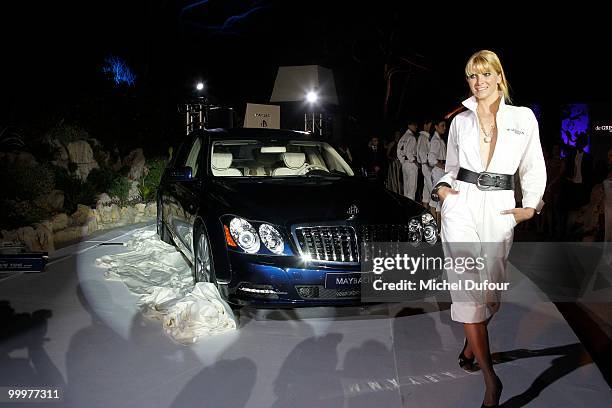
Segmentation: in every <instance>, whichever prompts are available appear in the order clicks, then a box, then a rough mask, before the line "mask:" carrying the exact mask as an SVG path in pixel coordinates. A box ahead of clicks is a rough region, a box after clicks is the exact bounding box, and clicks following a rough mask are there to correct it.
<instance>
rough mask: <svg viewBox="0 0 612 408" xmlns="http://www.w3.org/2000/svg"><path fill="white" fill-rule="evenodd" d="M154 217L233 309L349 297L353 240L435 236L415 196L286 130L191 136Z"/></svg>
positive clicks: (353, 294) (353, 297) (354, 276)
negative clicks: (388, 186)
mask: <svg viewBox="0 0 612 408" xmlns="http://www.w3.org/2000/svg"><path fill="white" fill-rule="evenodd" d="M157 213H158V217H157V228H158V234H159V236H160V237H161V239H162V240H164V241H165V242H168V243H174V244H175V245H176V246H177V247H178V248H179V249H180V250H181V251H182V252H183V253H184V254H185V256H186V257H187V258H188V259H189V260H190V261H191V262H192V265H193V273H194V279H195V280H196V282H198V281H206V282H213V283H215V284H216V285H217V287H218V288H219V291H220V292H221V294H222V295H223V296H224V297H225V298H226V299H227V300H228V301H229V302H230V303H233V304H237V305H246V304H254V305H257V306H272V307H277V306H290V307H292V306H314V305H331V304H354V303H358V302H359V301H360V291H359V289H360V287H359V284H358V282H359V277H360V276H361V266H360V265H361V262H362V261H363V258H364V255H365V254H363V253H361V252H363V250H362V249H361V244H362V243H369V242H378V241H382V242H415V243H417V242H421V241H423V242H429V243H430V244H433V243H435V242H436V241H437V239H438V235H437V232H436V231H437V227H436V224H435V221H434V219H433V217H432V216H431V215H430V214H429V213H427V212H426V210H425V208H423V207H422V206H421V205H420V204H417V203H415V202H414V201H412V200H409V199H407V198H405V197H403V196H400V195H398V194H395V193H393V192H391V191H389V190H386V189H385V188H384V187H383V186H382V185H380V184H379V183H377V182H375V181H372V180H368V179H366V178H363V177H359V176H356V175H355V174H354V173H353V170H352V169H351V167H350V166H349V165H348V164H347V163H346V162H345V161H344V160H343V159H342V157H341V156H340V155H339V154H338V152H337V151H336V150H335V149H334V148H333V147H332V146H330V145H329V144H328V143H326V142H324V141H321V140H317V139H316V138H315V136H313V135H310V134H307V133H302V132H295V131H283V130H270V129H214V130H199V131H195V132H193V133H192V134H191V135H190V136H189V137H187V139H186V140H185V141H184V143H182V144H181V146H180V147H179V148H178V149H177V150H176V151H175V154H174V157H173V158H172V159H171V162H170V163H169V166H168V168H167V169H166V171H165V173H164V176H163V178H162V182H161V184H160V188H159V194H158V212H157Z"/></svg>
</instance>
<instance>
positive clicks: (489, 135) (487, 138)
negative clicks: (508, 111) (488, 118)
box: [476, 112, 495, 143]
mask: <svg viewBox="0 0 612 408" xmlns="http://www.w3.org/2000/svg"><path fill="white" fill-rule="evenodd" d="M476 116H478V123H479V124H480V129H481V130H482V133H484V142H485V143H491V140H493V132H494V131H495V121H493V123H491V128H490V129H489V132H488V133H487V131H486V130H485V128H484V126H483V125H482V119H480V115H479V114H478V112H476Z"/></svg>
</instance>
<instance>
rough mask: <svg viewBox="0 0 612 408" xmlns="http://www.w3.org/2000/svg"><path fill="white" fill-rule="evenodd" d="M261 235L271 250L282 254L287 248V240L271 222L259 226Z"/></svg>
mask: <svg viewBox="0 0 612 408" xmlns="http://www.w3.org/2000/svg"><path fill="white" fill-rule="evenodd" d="M259 236H260V237H261V240H262V242H263V243H264V245H265V246H266V248H268V249H269V250H270V252H272V253H274V254H277V255H280V254H282V253H283V251H284V250H285V242H284V241H283V237H282V236H281V234H280V233H279V232H278V231H277V230H276V228H274V227H273V226H272V225H270V224H261V225H260V226H259Z"/></svg>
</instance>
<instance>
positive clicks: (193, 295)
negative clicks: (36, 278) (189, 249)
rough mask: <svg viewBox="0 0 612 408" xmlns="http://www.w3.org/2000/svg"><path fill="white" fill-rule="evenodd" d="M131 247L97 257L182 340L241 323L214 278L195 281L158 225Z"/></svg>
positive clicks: (150, 314) (109, 273) (142, 307)
mask: <svg viewBox="0 0 612 408" xmlns="http://www.w3.org/2000/svg"><path fill="white" fill-rule="evenodd" d="M133 237H134V238H133V239H132V240H130V241H128V242H127V243H126V244H125V246H126V247H127V248H128V252H124V253H121V254H115V255H106V256H103V257H101V258H98V259H96V265H98V266H100V267H103V268H108V270H107V271H106V272H105V274H104V276H105V278H106V279H108V280H120V281H123V282H124V283H125V284H126V286H127V287H128V289H129V290H130V291H131V292H133V293H135V294H137V295H140V299H139V301H138V305H139V307H140V310H141V311H142V313H143V314H144V315H145V316H147V317H148V318H152V319H159V320H162V322H163V327H164V331H165V332H166V333H167V334H168V335H169V336H170V337H171V338H172V339H173V340H175V341H178V342H180V343H183V344H186V343H194V342H195V341H197V339H198V338H199V337H203V336H208V335H211V334H218V333H224V332H227V331H232V330H235V329H236V319H235V317H234V314H233V313H232V310H231V308H230V307H229V305H228V304H227V303H226V302H225V301H224V300H223V299H222V298H221V295H220V294H219V291H218V290H217V288H216V287H215V285H214V284H212V283H203V282H199V283H197V284H196V285H195V286H194V282H193V277H192V273H191V268H190V267H189V265H188V263H187V262H186V261H185V259H184V258H183V256H182V255H181V253H180V252H178V251H177V250H176V248H174V247H173V246H172V245H168V244H166V243H165V242H163V241H161V240H160V239H159V237H158V235H157V233H156V232H155V231H150V230H148V231H147V230H144V231H137V232H135V233H134V235H133Z"/></svg>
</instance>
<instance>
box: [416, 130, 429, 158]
mask: <svg viewBox="0 0 612 408" xmlns="http://www.w3.org/2000/svg"><path fill="white" fill-rule="evenodd" d="M416 150H417V161H418V162H419V163H420V164H426V163H427V155H428V154H429V133H428V132H425V131H424V130H421V131H420V132H419V140H417V146H416Z"/></svg>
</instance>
